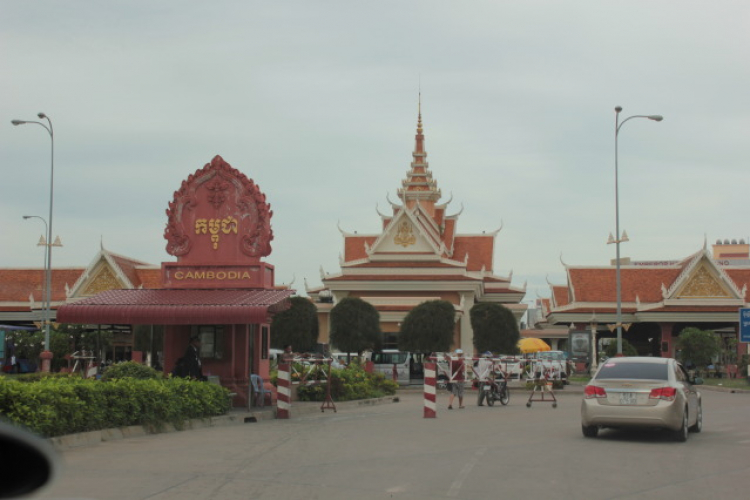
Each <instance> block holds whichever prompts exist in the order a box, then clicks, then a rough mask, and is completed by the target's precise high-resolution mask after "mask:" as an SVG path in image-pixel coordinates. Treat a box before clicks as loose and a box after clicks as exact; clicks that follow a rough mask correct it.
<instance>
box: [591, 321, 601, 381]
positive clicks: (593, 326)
mask: <svg viewBox="0 0 750 500" xmlns="http://www.w3.org/2000/svg"><path fill="white" fill-rule="evenodd" d="M590 321H591V360H590V361H589V373H590V374H591V375H592V376H593V375H594V374H595V373H596V369H597V368H598V367H599V361H598V358H599V353H598V352H597V345H596V331H597V329H598V326H599V322H598V321H597V319H596V313H592V314H591V320H590Z"/></svg>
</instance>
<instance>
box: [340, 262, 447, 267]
mask: <svg viewBox="0 0 750 500" xmlns="http://www.w3.org/2000/svg"><path fill="white" fill-rule="evenodd" d="M355 267H356V268H362V267H382V268H401V267H405V268H409V267H414V268H425V267H439V268H459V269H461V267H459V266H457V265H456V264H446V263H445V262H439V261H434V262H419V261H395V262H366V263H364V264H357V265H355V266H351V268H355Z"/></svg>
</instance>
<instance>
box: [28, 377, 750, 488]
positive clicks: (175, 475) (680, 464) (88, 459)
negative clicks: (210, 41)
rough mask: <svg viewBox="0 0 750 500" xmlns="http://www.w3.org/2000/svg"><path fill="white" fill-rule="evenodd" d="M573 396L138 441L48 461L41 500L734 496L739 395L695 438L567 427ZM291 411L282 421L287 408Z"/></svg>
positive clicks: (360, 412) (335, 416) (719, 403)
mask: <svg viewBox="0 0 750 500" xmlns="http://www.w3.org/2000/svg"><path fill="white" fill-rule="evenodd" d="M580 397H581V395H580V392H579V393H577V394H572V393H570V391H567V392H566V391H561V392H559V393H558V400H559V404H558V406H557V408H552V405H551V404H547V403H534V404H533V405H532V407H531V408H527V407H526V406H525V403H526V399H527V398H528V393H525V392H513V393H512V396H511V401H510V405H508V406H506V407H503V406H499V405H496V406H495V407H492V408H488V407H486V406H485V407H477V406H476V401H475V398H474V394H472V393H469V397H467V400H466V403H467V407H466V409H463V410H459V409H454V410H450V411H449V410H447V408H446V407H447V396H446V395H445V393H442V394H441V395H440V396H439V409H438V417H437V418H435V419H425V418H423V417H422V395H421V393H420V392H418V391H408V392H406V393H404V394H402V395H401V398H400V402H398V403H390V404H381V405H377V406H364V407H362V406H359V407H352V406H345V405H341V406H340V407H339V410H338V412H337V413H333V412H331V411H327V412H326V413H320V412H318V413H309V414H304V415H297V416H294V413H293V418H292V419H290V420H286V421H282V420H267V421H259V422H256V423H247V424H241V425H235V426H230V427H214V428H205V429H198V430H192V431H185V432H176V433H169V434H158V435H150V436H145V437H137V438H128V439H124V440H120V441H112V442H106V443H102V444H99V445H96V446H91V447H87V448H80V449H73V450H69V451H66V452H64V453H62V460H63V471H62V474H61V475H60V477H59V478H58V479H57V481H56V482H55V483H54V484H53V485H52V486H51V487H50V488H48V489H47V490H46V491H45V492H43V494H42V495H40V497H41V498H58V499H62V498H95V499H180V500H185V499H207V498H217V499H247V498H267V499H284V500H288V499H295V498H301V499H306V500H308V499H391V498H395V499H410V500H411V499H427V498H431V499H433V498H465V499H472V500H477V499H484V498H497V497H508V496H510V497H511V498H522V499H523V500H529V499H537V498H556V499H560V498H571V499H572V498H586V499H603V498H639V499H640V498H659V499H662V498H747V497H748V494H749V492H750V460H748V457H749V456H750V428H749V427H748V426H749V425H750V419H749V418H748V417H750V394H748V393H737V394H731V393H724V392H714V391H709V390H705V391H703V404H704V430H703V432H702V433H700V434H691V435H690V437H689V439H688V441H687V443H677V442H673V441H671V440H670V439H669V438H668V437H667V436H665V435H664V434H662V433H659V432H653V431H640V432H622V431H614V430H604V431H602V432H601V433H600V434H599V437H598V438H596V439H587V438H584V437H583V436H582V434H581V430H580V416H579V406H580ZM292 411H293V412H294V410H292Z"/></svg>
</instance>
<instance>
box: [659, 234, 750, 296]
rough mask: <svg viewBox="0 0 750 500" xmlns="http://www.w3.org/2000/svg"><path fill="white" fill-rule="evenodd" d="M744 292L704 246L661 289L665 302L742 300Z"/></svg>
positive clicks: (744, 289)
mask: <svg viewBox="0 0 750 500" xmlns="http://www.w3.org/2000/svg"><path fill="white" fill-rule="evenodd" d="M745 292H746V288H743V289H742V290H740V289H738V288H737V285H735V283H734V282H733V281H732V279H731V278H730V277H729V276H728V275H727V273H726V272H724V270H723V269H721V268H720V267H719V266H718V265H717V264H716V261H714V259H713V258H712V256H711V254H710V253H709V252H708V249H707V248H706V247H704V248H703V250H702V251H700V252H697V253H696V254H695V255H694V256H693V258H692V259H690V261H689V262H688V263H687V265H685V267H684V268H683V270H682V273H680V275H679V276H678V277H677V279H676V280H675V281H674V283H672V286H670V287H669V289H666V288H664V289H663V291H662V294H663V296H664V299H665V304H666V303H674V302H675V301H679V300H706V299H710V300H716V299H719V300H742V301H744V298H745Z"/></svg>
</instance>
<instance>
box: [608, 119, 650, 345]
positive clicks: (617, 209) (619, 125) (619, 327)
mask: <svg viewBox="0 0 750 500" xmlns="http://www.w3.org/2000/svg"><path fill="white" fill-rule="evenodd" d="M621 111H622V106H617V107H615V234H617V237H615V238H613V237H612V235H611V234H610V235H609V241H607V243H614V244H615V248H616V249H617V250H616V260H615V269H616V271H615V281H616V287H617V320H616V326H617V356H622V284H621V281H620V243H622V242H625V241H628V235H627V233H626V232H624V231H623V233H622V234H620V188H619V183H618V182H619V178H618V175H619V174H618V164H617V139H618V136H619V135H620V129H621V128H622V126H623V125H625V122H627V121H628V120H631V119H633V118H647V119H649V120H653V121H655V122H660V121H662V120H663V119H664V117H663V116H661V115H633V116H629V117H627V118H625V119H624V120H623V121H622V122H620V112H621Z"/></svg>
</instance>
